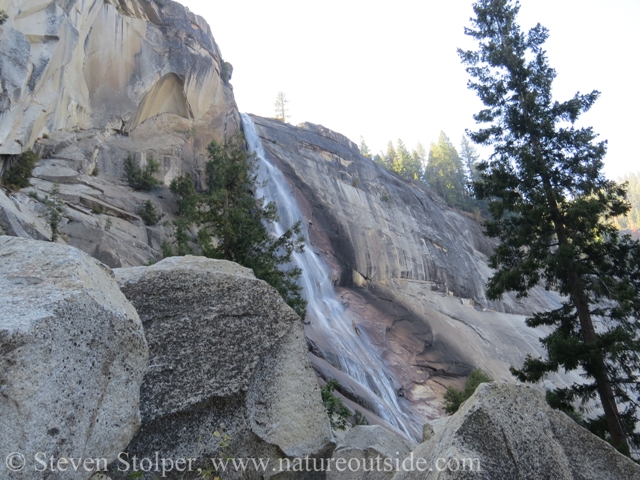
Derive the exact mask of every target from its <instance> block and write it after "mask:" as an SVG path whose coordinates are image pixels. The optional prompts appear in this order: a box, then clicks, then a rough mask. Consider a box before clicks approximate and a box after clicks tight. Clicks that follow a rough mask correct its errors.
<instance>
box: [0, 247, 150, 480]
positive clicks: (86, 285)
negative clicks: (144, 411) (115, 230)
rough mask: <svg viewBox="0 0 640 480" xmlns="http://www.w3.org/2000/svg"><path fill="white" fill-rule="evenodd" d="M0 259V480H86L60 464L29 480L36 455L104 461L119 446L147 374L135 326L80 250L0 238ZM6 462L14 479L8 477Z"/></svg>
mask: <svg viewBox="0 0 640 480" xmlns="http://www.w3.org/2000/svg"><path fill="white" fill-rule="evenodd" d="M0 259H1V260H0V298H1V300H0V303H1V305H2V308H1V309H0V432H1V433H0V457H1V458H2V461H1V462H0V478H3V479H5V478H47V479H58V478H64V479H76V478H78V479H87V478H89V477H91V475H92V472H90V471H89V472H88V471H87V469H85V468H81V469H80V471H79V472H77V473H74V472H73V471H71V468H68V466H66V465H64V462H63V465H62V467H63V468H66V469H67V470H66V471H65V472H56V471H50V468H47V470H46V471H47V473H46V474H45V473H39V474H34V469H36V468H38V469H42V468H44V467H43V466H42V465H41V464H40V463H37V461H36V460H35V455H36V454H37V453H38V452H41V453H43V454H44V455H41V456H40V457H38V458H40V459H41V460H42V459H43V458H44V459H45V460H46V462H47V464H48V463H49V458H50V457H53V458H54V459H55V464H56V465H57V461H58V460H59V459H63V458H69V459H71V458H73V459H82V458H87V457H91V458H104V459H106V461H110V460H113V459H115V458H116V456H117V455H118V453H119V452H121V451H122V449H124V448H125V447H126V446H127V444H128V443H129V441H130V440H131V438H132V437H133V435H134V434H135V432H136V430H137V429H138V426H139V423H140V416H139V410H138V408H139V398H140V397H139V396H140V385H141V383H142V378H143V375H144V373H145V371H146V368H147V354H148V350H147V344H146V342H145V339H144V333H143V330H142V324H141V322H140V319H139V318H138V315H137V313H136V311H135V309H134V308H133V306H132V305H131V304H130V303H129V301H127V299H126V298H125V297H124V295H123V294H122V293H121V292H120V290H119V289H118V285H117V283H116V281H115V279H114V277H113V273H112V272H111V270H109V268H107V267H105V266H104V265H102V264H100V263H99V262H98V261H96V260H94V259H93V258H91V257H89V256H88V255H87V254H85V253H83V252H81V251H80V250H77V249H75V248H72V247H68V246H64V245H59V244H55V243H49V242H39V241H35V240H26V239H21V238H14V237H8V236H0ZM12 452H18V453H21V454H22V455H24V458H25V461H26V464H25V466H24V470H22V471H21V472H16V473H12V472H9V471H8V470H7V465H6V463H5V458H6V455H8V454H10V453H12ZM19 462H20V459H19V458H17V457H16V458H14V459H13V460H12V462H10V466H14V467H18V466H19ZM100 467H103V468H104V463H103V464H101V465H100ZM96 468H98V466H97V465H96ZM56 469H57V467H56ZM40 471H42V470H40Z"/></svg>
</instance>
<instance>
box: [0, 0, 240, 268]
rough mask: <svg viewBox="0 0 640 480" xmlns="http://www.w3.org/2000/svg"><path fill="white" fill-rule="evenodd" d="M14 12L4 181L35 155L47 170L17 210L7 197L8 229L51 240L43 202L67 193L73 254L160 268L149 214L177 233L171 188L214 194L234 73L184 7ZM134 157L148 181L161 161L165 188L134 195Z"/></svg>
mask: <svg viewBox="0 0 640 480" xmlns="http://www.w3.org/2000/svg"><path fill="white" fill-rule="evenodd" d="M3 9H5V10H6V12H7V14H8V15H9V18H8V20H7V22H6V23H5V24H4V25H2V26H0V85H1V91H0V173H2V172H3V171H4V170H6V169H7V168H10V167H11V166H12V165H13V164H14V163H15V162H16V161H17V155H18V154H20V153H21V152H23V151H25V150H27V149H30V148H33V149H34V150H35V151H36V152H37V153H38V154H39V155H40V157H41V159H42V160H41V161H40V162H39V163H38V165H37V167H36V169H35V170H34V173H33V176H34V178H33V180H32V182H31V183H32V185H33V186H32V187H30V188H28V189H24V190H23V191H22V192H19V193H16V194H12V195H11V197H12V198H11V202H9V203H12V204H13V206H11V205H9V206H8V207H7V202H5V201H4V200H2V199H1V198H0V227H1V228H2V229H3V230H5V231H6V232H7V233H9V234H11V235H19V236H23V237H28V238H37V239H41V238H51V231H50V228H49V226H48V225H47V222H46V220H43V218H45V217H46V212H47V206H46V204H45V203H44V202H43V201H42V200H43V199H45V198H46V196H47V195H49V194H50V192H51V190H52V188H53V185H54V183H58V184H60V187H59V189H60V199H61V201H62V202H63V206H64V211H63V219H62V222H61V225H60V233H61V234H62V235H61V240H60V241H62V242H66V243H68V244H70V245H72V246H75V247H77V248H80V249H81V250H83V251H85V252H87V253H89V254H90V255H92V256H94V257H96V258H98V259H100V260H101V261H102V262H104V263H106V264H107V265H109V266H110V267H113V268H116V267H128V266H137V265H143V264H146V263H147V262H148V261H149V260H154V259H158V258H160V257H161V253H160V251H161V244H162V242H163V241H164V240H165V239H166V236H167V229H166V228H162V227H154V228H148V227H147V226H145V225H144V223H143V221H142V219H141V218H140V217H139V216H138V211H139V209H140V206H141V204H142V202H144V201H146V200H151V201H152V202H153V204H154V205H155V207H156V208H157V209H158V210H159V211H162V212H164V214H165V218H164V219H163V220H171V219H172V214H173V213H175V208H176V207H175V204H174V203H173V202H172V201H171V200H170V199H171V194H170V193H169V192H168V189H167V188H166V186H167V185H169V183H170V182H171V180H172V179H174V178H175V177H177V176H179V175H182V174H183V173H190V174H192V175H193V176H194V178H195V179H196V181H197V182H199V183H201V182H202V181H203V172H204V163H205V161H206V153H207V152H206V146H207V145H208V144H209V143H210V142H211V141H212V140H216V141H222V140H224V139H225V138H228V137H229V136H230V135H232V134H233V133H234V132H235V131H236V130H237V129H238V128H239V125H240V117H239V114H238V111H237V107H236V104H235V100H234V98H233V90H232V87H231V85H230V84H229V83H228V81H229V75H230V73H229V72H230V71H231V67H230V65H229V64H228V63H226V62H224V61H223V60H222V57H221V53H220V50H219V48H218V46H217V45H216V43H215V41H214V39H213V36H212V34H211V30H210V28H209V26H208V25H207V24H206V22H205V21H204V20H203V19H202V18H201V17H199V16H196V15H194V14H192V13H190V12H189V11H188V10H187V9H186V8H185V7H183V6H182V5H180V4H179V3H176V2H173V1H171V0H163V1H151V0H90V1H86V2H80V1H78V0H71V1H61V0H56V1H54V0H49V1H46V0H43V1H35V0H34V1H27V2H18V1H12V2H8V4H6V5H3ZM129 155H130V156H131V157H132V158H133V159H134V161H135V162H136V164H137V165H139V166H140V167H141V168H144V167H145V166H146V165H147V164H148V162H149V160H150V158H151V157H153V158H154V159H155V160H157V161H158V162H159V163H160V171H159V172H158V173H157V174H156V177H157V179H158V180H159V181H160V182H161V187H160V188H158V189H155V190H154V191H153V192H151V193H150V194H146V193H138V192H133V191H132V189H131V188H130V187H128V185H127V182H126V179H125V178H124V176H125V170H124V159H125V158H126V157H127V156H129ZM27 194H30V195H31V196H30V197H28V196H27ZM9 207H10V208H9ZM34 218H35V219H36V220H35V221H34ZM38 219H39V220H38ZM105 226H107V227H108V228H105ZM111 226H113V228H110V227H111Z"/></svg>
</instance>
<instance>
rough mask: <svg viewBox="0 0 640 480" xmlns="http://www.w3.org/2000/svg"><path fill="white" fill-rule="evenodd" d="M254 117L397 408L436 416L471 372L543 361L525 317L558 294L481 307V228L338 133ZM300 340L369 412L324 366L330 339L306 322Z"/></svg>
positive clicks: (349, 388)
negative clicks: (390, 380) (389, 381)
mask: <svg viewBox="0 0 640 480" xmlns="http://www.w3.org/2000/svg"><path fill="white" fill-rule="evenodd" d="M252 118H253V120H254V122H255V124H256V127H257V130H258V134H259V135H260V136H261V137H262V139H263V145H264V148H265V151H266V153H267V155H268V156H269V158H270V159H271V160H272V162H273V163H275V164H276V165H277V166H278V167H279V168H280V169H281V170H282V171H283V173H284V174H285V177H286V178H287V180H288V181H289V184H290V186H291V189H292V190H293V192H294V194H295V196H296V198H297V201H298V205H299V206H300V208H301V210H302V213H303V215H304V216H305V219H306V221H307V223H308V225H309V234H310V237H311V243H312V245H313V248H314V251H315V252H316V253H317V254H318V255H319V256H321V257H322V258H323V259H324V260H325V261H326V262H327V263H328V265H329V266H330V268H331V271H332V276H333V281H334V283H335V285H336V292H337V295H338V297H339V299H340V300H341V302H342V303H343V304H344V305H345V307H346V309H347V314H348V316H349V318H350V320H351V322H352V324H353V328H354V329H355V330H356V332H361V331H363V330H364V331H366V332H367V334H368V336H369V338H371V339H372V340H373V342H374V343H375V345H376V348H377V349H378V353H377V354H379V355H381V356H382V357H383V358H384V360H385V362H386V363H387V365H389V366H390V367H391V368H392V370H393V371H394V373H395V378H394V382H395V384H396V385H395V388H396V390H397V394H398V398H399V402H400V403H401V404H405V405H408V404H410V405H411V406H412V407H413V408H415V409H417V411H418V412H419V415H420V417H421V419H422V422H424V421H425V420H427V419H433V418H437V417H439V416H441V415H442V410H441V399H442V395H443V393H444V391H445V387H446V386H450V385H453V386H456V387H461V386H462V379H463V377H464V376H466V375H467V374H468V373H469V372H470V371H471V370H472V369H473V368H476V367H480V368H482V369H483V370H485V371H487V372H489V374H490V375H491V376H492V377H493V378H496V379H498V378H501V379H512V378H513V377H511V374H510V373H509V367H510V366H512V365H515V366H519V365H520V364H521V362H522V361H523V359H524V357H525V355H526V354H531V355H533V356H538V355H541V354H542V353H543V352H542V351H541V347H540V344H539V342H538V338H539V336H540V335H542V334H543V333H544V331H543V330H534V329H531V328H529V327H527V326H526V325H525V323H524V320H525V318H526V317H525V315H527V314H530V313H531V312H533V311H536V310H539V309H541V308H546V307H548V306H551V305H554V304H556V302H557V298H556V297H554V296H553V295H551V294H550V293H549V292H545V291H544V290H535V291H533V292H532V294H531V295H530V296H529V298H526V299H523V300H517V299H515V297H510V296H505V298H504V299H503V300H502V301H500V302H491V301H489V300H487V298H486V294H485V288H486V287H485V286H486V281H487V278H488V277H489V276H490V275H491V271H490V269H489V267H488V265H487V260H488V255H490V254H491V251H492V243H491V241H490V240H489V239H487V238H486V237H485V236H484V235H483V233H482V227H481V225H480V224H479V223H478V222H477V221H475V220H474V219H472V218H470V217H469V216H466V215H464V214H462V213H460V212H457V211H455V210H452V209H450V208H448V207H447V206H446V205H445V204H444V203H443V201H442V200H441V199H440V198H439V197H437V196H436V195H435V194H433V193H432V192H430V191H429V190H427V189H425V188H424V187H421V186H420V185H419V184H417V182H408V181H405V180H402V179H400V178H398V177H396V176H394V175H393V174H391V173H389V172H388V171H386V170H385V169H383V168H382V167H380V166H378V165H376V164H375V163H373V162H372V161H371V160H370V159H367V158H365V157H363V156H361V155H360V154H359V152H358V149H357V147H356V145H355V144H354V143H353V142H351V141H349V140H348V139H347V138H345V137H344V136H342V135H340V134H338V133H335V132H332V131H330V130H328V129H326V128H324V127H321V126H318V125H312V124H303V125H300V126H298V127H294V126H291V125H287V124H284V123H282V122H278V121H275V120H270V119H265V118H260V117H252ZM306 333H307V336H308V338H309V340H310V344H311V347H312V361H313V364H314V367H315V368H316V370H317V371H318V373H319V375H320V376H322V377H324V378H338V379H339V380H340V382H341V384H342V388H341V391H340V393H342V394H343V395H344V396H345V397H346V398H347V399H350V400H353V401H356V402H358V403H360V405H362V406H364V407H365V408H366V405H367V401H368V400H367V398H365V397H364V396H363V394H362V392H360V391H359V390H358V385H357V384H356V383H355V382H350V381H349V378H348V377H347V376H346V375H343V374H342V373H341V372H338V371H336V369H335V368H332V363H333V364H335V362H332V351H331V346H330V343H331V342H328V341H326V339H324V338H322V336H321V335H319V334H318V332H316V330H315V329H314V324H313V321H312V322H311V324H310V325H307V326H306ZM315 356H318V357H321V358H320V359H318V358H314V357H315ZM552 380H553V381H559V382H560V381H561V380H560V379H558V378H555V377H553V378H552ZM416 422H417V423H420V421H419V420H416Z"/></svg>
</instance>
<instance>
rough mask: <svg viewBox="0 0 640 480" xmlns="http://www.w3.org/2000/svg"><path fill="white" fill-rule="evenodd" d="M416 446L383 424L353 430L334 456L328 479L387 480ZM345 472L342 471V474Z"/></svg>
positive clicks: (358, 427)
mask: <svg viewBox="0 0 640 480" xmlns="http://www.w3.org/2000/svg"><path fill="white" fill-rule="evenodd" d="M413 448H414V445H412V444H410V443H409V442H408V441H407V440H405V439H404V438H402V437H400V436H398V435H395V434H394V433H391V432H390V431H389V430H387V429H385V428H383V427H381V426H379V425H359V426H356V427H354V428H352V429H351V430H350V431H349V432H348V433H347V434H346V435H345V437H344V439H343V441H342V442H341V443H340V445H338V447H337V448H336V450H335V451H334V452H333V456H332V464H331V465H332V470H329V471H328V472H327V480H361V479H362V480H387V479H391V478H393V476H394V474H395V473H396V471H397V470H396V466H397V465H398V464H399V465H402V462H403V461H405V459H406V458H407V457H408V456H409V455H410V453H411V450H412V449H413ZM341 470H342V471H341Z"/></svg>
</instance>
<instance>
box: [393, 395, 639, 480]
mask: <svg viewBox="0 0 640 480" xmlns="http://www.w3.org/2000/svg"><path fill="white" fill-rule="evenodd" d="M413 457H414V465H415V466H416V467H417V466H420V467H421V468H426V469H427V470H428V469H429V468H430V469H432V470H431V471H427V472H424V473H423V472H419V471H418V470H417V468H416V470H415V471H412V472H400V473H398V474H397V475H396V476H395V477H393V478H394V480H413V479H415V480H418V479H420V480H436V479H438V480H444V479H475V480H512V479H522V480H524V479H531V480H535V479H541V478H549V479H551V478H553V479H554V480H576V479H580V480H609V479H610V480H632V479H638V478H640V465H638V464H636V463H635V462H633V461H632V460H630V459H629V458H627V457H625V456H623V455H621V454H620V453H618V452H617V451H616V450H615V449H614V448H613V447H612V446H611V445H609V444H608V443H607V442H605V441H603V440H601V439H599V438H598V437H596V436H595V435H593V434H591V433H590V432H589V431H587V430H585V429H584V428H582V427H580V426H579V425H578V424H577V423H575V422H574V421H573V420H571V419H570V418H569V417H568V416H567V415H565V414H564V413H561V412H559V411H556V410H552V409H551V408H550V407H549V406H548V405H547V402H546V401H545V398H544V395H543V394H542V393H540V392H539V391H538V390H536V389H533V388H530V387H527V386H522V385H516V384H509V383H500V384H499V383H485V384H482V385H480V386H479V387H478V389H477V390H476V393H475V394H474V395H473V396H472V397H471V398H470V399H469V400H467V401H466V402H465V403H464V404H463V405H462V407H461V408H460V410H458V412H456V413H455V414H454V415H453V416H451V417H450V419H449V420H448V422H447V424H446V426H445V427H444V429H443V430H441V431H438V432H436V434H435V435H434V436H433V437H432V438H431V439H430V440H429V441H427V442H425V443H423V444H421V445H419V446H418V448H416V450H415V451H414V452H413ZM420 459H424V460H422V462H423V463H421V464H420V465H418V463H417V462H418V461H419V460H420ZM447 465H449V467H450V468H447ZM439 470H442V471H439ZM456 470H457V471H456Z"/></svg>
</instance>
